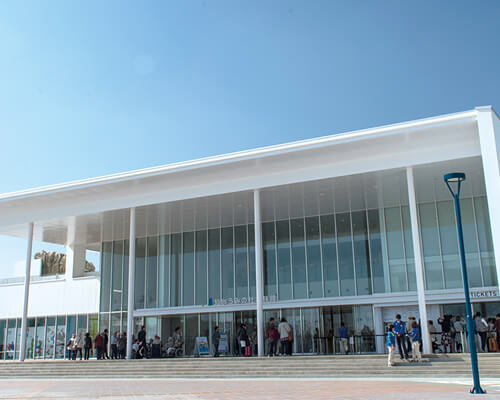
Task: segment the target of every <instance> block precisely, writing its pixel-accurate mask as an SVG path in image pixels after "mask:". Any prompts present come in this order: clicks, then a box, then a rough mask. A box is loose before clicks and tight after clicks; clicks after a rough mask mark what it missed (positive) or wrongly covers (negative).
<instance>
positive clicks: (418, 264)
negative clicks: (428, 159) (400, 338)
mask: <svg viewBox="0 0 500 400" xmlns="http://www.w3.org/2000/svg"><path fill="white" fill-rule="evenodd" d="M406 180H407V181H408V203H409V206H410V207H409V208H410V219H411V236H412V240H413V253H414V255H415V275H416V279H417V297H418V312H419V314H420V323H421V331H422V344H423V352H424V353H425V354H430V353H432V348H431V341H430V337H429V327H428V326H427V306H426V304H425V285H424V265H423V262H422V247H421V246H420V228H419V224H418V214H417V198H416V195H415V180H414V178H413V167H408V168H406Z"/></svg>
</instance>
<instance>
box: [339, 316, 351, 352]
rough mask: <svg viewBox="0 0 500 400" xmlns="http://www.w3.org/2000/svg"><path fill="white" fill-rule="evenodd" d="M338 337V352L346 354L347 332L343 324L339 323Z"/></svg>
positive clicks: (347, 344)
mask: <svg viewBox="0 0 500 400" xmlns="http://www.w3.org/2000/svg"><path fill="white" fill-rule="evenodd" d="M339 337H340V352H341V353H342V354H347V353H348V352H349V335H348V332H347V328H346V327H345V324H344V323H343V322H341V323H340V328H339Z"/></svg>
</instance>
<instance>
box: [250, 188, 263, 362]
mask: <svg viewBox="0 0 500 400" xmlns="http://www.w3.org/2000/svg"><path fill="white" fill-rule="evenodd" d="M253 202H254V205H253V209H254V223H255V289H256V295H257V348H258V356H259V357H263V356H264V311H263V294H264V293H263V273H262V271H263V260H264V258H263V251H262V220H261V213H260V211H261V210H260V190H259V189H255V190H254V192H253Z"/></svg>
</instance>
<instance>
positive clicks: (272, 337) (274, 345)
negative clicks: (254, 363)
mask: <svg viewBox="0 0 500 400" xmlns="http://www.w3.org/2000/svg"><path fill="white" fill-rule="evenodd" d="M266 336H267V340H268V341H269V353H268V354H267V356H268V357H273V356H275V355H276V353H277V351H278V342H279V340H280V333H279V331H278V329H276V325H275V322H274V318H273V317H271V318H270V319H269V325H268V326H267V331H266Z"/></svg>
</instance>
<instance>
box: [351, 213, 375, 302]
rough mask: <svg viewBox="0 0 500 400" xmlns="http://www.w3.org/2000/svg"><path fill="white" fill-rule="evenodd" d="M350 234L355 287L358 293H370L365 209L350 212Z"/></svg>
mask: <svg viewBox="0 0 500 400" xmlns="http://www.w3.org/2000/svg"><path fill="white" fill-rule="evenodd" d="M352 234H353V239H354V246H353V247H354V263H355V265H356V287H357V291H358V293H357V294H358V295H367V294H371V293H372V282H371V271H370V255H369V254H370V247H369V244H368V230H367V225H366V213H365V211H356V212H353V213H352Z"/></svg>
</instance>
